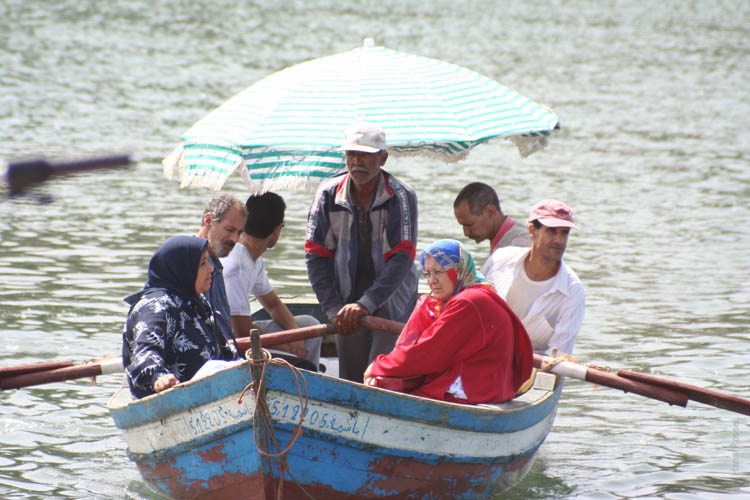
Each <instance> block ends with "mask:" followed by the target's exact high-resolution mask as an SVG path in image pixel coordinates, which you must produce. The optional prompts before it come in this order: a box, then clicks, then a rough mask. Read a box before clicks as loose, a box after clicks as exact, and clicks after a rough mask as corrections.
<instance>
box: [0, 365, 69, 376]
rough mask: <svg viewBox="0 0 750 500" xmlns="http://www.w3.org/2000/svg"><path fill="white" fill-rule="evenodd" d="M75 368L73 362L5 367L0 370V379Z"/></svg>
mask: <svg viewBox="0 0 750 500" xmlns="http://www.w3.org/2000/svg"><path fill="white" fill-rule="evenodd" d="M66 366H73V362H72V361H50V362H48V363H34V364H32V365H18V366H3V367H2V368H0V379H2V378H4V377H12V376H14V375H23V374H24V373H32V372H43V371H47V370H54V369H56V368H65V367H66Z"/></svg>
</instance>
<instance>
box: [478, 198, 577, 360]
mask: <svg viewBox="0 0 750 500" xmlns="http://www.w3.org/2000/svg"><path fill="white" fill-rule="evenodd" d="M571 228H575V229H578V226H576V225H575V224H574V223H573V209H571V208H570V207H569V206H567V205H566V204H564V203H562V202H560V201H557V200H543V201H540V202H539V203H537V204H536V205H534V207H533V208H532V209H531V215H530V217H529V220H528V231H529V236H530V237H531V248H518V247H505V248H500V249H498V250H497V251H495V252H494V253H493V254H492V255H491V256H490V258H489V260H488V261H487V263H486V264H485V266H484V267H483V268H482V271H483V273H484V274H485V276H486V277H487V279H489V280H490V281H492V282H493V283H494V284H495V288H496V289H497V293H498V294H499V295H500V296H501V297H502V298H504V299H505V300H506V302H508V304H509V305H510V307H511V308H512V309H513V311H514V312H515V313H516V314H517V315H518V317H519V318H521V321H523V324H524V326H525V327H526V331H527V332H528V334H529V337H530V338H531V343H532V344H533V346H534V352H535V353H537V354H549V353H550V351H551V349H552V348H553V347H554V348H557V352H558V354H572V352H573V346H574V345H575V341H576V337H577V336H578V331H579V330H580V328H581V323H582V322H583V315H584V313H585V310H586V298H585V295H584V292H583V285H582V284H581V280H579V279H578V276H576V274H575V272H573V270H572V269H570V268H569V267H568V266H567V265H566V264H565V262H563V260H562V256H563V253H565V247H566V246H567V243H568V235H569V234H570V229H571Z"/></svg>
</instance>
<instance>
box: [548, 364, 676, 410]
mask: <svg viewBox="0 0 750 500" xmlns="http://www.w3.org/2000/svg"><path fill="white" fill-rule="evenodd" d="M534 366H535V367H536V368H537V369H539V370H542V371H549V372H552V373H554V374H557V375H562V376H564V377H568V378H574V379H577V380H583V381H586V382H591V383H594V384H599V385H603V386H606V387H611V388H613V389H621V390H623V391H625V392H632V393H633V394H639V395H641V396H645V397H647V398H651V399H658V400H659V401H664V402H665V403H669V404H671V405H678V406H682V407H683V408H684V407H686V406H687V403H688V397H687V395H685V394H683V393H681V392H677V391H672V390H670V389H667V388H664V387H658V386H654V385H651V384H648V383H643V382H637V381H635V380H629V379H626V378H621V377H618V376H617V375H615V374H614V373H610V372H608V371H606V370H602V369H599V368H594V367H590V366H586V365H584V364H581V363H576V362H574V361H560V362H556V361H555V360H554V359H553V358H550V357H549V356H542V355H539V354H534Z"/></svg>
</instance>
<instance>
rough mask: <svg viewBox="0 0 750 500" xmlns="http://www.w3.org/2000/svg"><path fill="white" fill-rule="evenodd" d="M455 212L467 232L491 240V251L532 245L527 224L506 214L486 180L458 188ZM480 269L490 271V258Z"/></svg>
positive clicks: (468, 235)
mask: <svg viewBox="0 0 750 500" xmlns="http://www.w3.org/2000/svg"><path fill="white" fill-rule="evenodd" d="M453 214H454V215H455V216H456V220H457V221H458V223H459V224H461V226H463V229H464V236H466V237H467V238H471V239H472V240H474V241H476V242H477V243H481V242H482V241H484V240H489V241H490V255H492V253H493V252H494V251H495V250H497V249H498V248H501V247H507V246H514V247H528V246H530V245H531V240H530V239H529V230H528V229H527V228H526V226H525V225H524V224H521V223H519V222H516V221H514V220H513V219H511V218H510V217H508V216H507V215H505V214H503V211H502V210H501V209H500V201H499V200H498V198H497V193H496V192H495V190H494V189H492V187H491V186H488V185H487V184H485V183H483V182H472V183H470V184H467V185H466V186H464V188H463V189H462V190H461V191H459V193H458V195H457V196H456V200H455V201H454V202H453ZM488 261H489V259H488ZM481 272H482V274H485V275H486V274H487V262H485V264H484V265H483V266H482V269H481Z"/></svg>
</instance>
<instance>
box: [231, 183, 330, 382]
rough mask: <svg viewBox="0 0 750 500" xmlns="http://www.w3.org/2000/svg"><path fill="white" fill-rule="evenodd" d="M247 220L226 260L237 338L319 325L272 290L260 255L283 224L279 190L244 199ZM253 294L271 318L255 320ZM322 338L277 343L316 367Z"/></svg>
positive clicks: (274, 241) (278, 347) (276, 238)
mask: <svg viewBox="0 0 750 500" xmlns="http://www.w3.org/2000/svg"><path fill="white" fill-rule="evenodd" d="M245 208H246V209H247V219H246V220H245V225H244V232H243V233H242V235H240V240H239V244H238V245H235V247H234V249H232V251H231V252H230V253H229V256H227V257H226V258H224V259H221V262H222V264H223V265H224V281H225V282H226V288H227V298H228V299H229V309H230V313H231V321H232V329H233V330H234V334H235V335H236V336H237V337H247V336H249V335H250V330H251V329H253V328H257V329H258V330H259V331H260V333H261V335H262V334H264V333H273V332H280V331H282V330H291V329H293V328H300V327H306V326H312V325H317V324H319V321H318V320H317V319H315V318H314V317H312V316H308V315H300V316H292V313H291V311H289V308H288V307H287V306H286V304H284V303H283V302H282V301H281V299H279V296H278V295H276V292H275V291H274V290H273V287H272V286H271V283H270V281H269V280H268V274H267V273H266V268H265V265H264V264H263V259H262V258H261V256H262V255H263V253H265V251H266V250H268V249H269V248H273V247H274V245H276V242H277V241H278V240H279V236H280V235H281V228H283V227H284V212H285V210H286V203H284V200H283V198H281V196H279V195H278V194H276V193H271V192H267V193H264V194H262V195H253V196H250V197H249V198H248V199H247V201H246V202H245ZM250 295H254V296H255V297H256V298H257V299H258V302H260V304H261V305H262V306H263V308H264V309H265V310H266V311H267V312H268V314H269V316H271V319H270V320H264V321H258V322H256V323H253V321H252V319H251V311H250V303H249V302H248V300H247V299H248V297H249V296H250ZM322 341H323V339H322V338H320V337H316V338H312V339H307V340H304V341H298V342H292V343H289V344H284V345H283V346H277V347H276V349H279V350H283V351H288V352H291V353H292V354H294V355H295V356H297V357H299V358H304V359H307V360H308V361H310V362H311V363H312V364H313V365H314V366H315V369H316V370H317V369H318V366H319V364H320V345H321V343H322Z"/></svg>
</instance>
